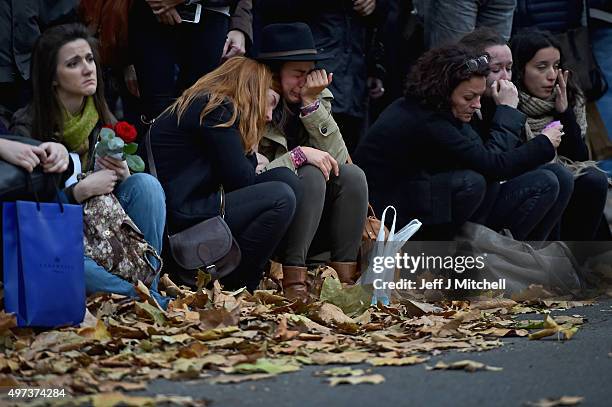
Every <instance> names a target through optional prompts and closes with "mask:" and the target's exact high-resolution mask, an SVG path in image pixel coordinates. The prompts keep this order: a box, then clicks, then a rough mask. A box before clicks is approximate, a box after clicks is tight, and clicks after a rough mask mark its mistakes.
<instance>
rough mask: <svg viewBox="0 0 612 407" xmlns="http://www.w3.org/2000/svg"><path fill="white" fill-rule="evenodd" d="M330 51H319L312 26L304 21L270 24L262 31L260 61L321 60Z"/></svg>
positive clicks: (328, 56) (326, 56) (258, 56)
mask: <svg viewBox="0 0 612 407" xmlns="http://www.w3.org/2000/svg"><path fill="white" fill-rule="evenodd" d="M332 56H333V55H331V54H330V53H325V54H321V53H318V52H317V49H316V47H315V42H314V38H313V37H312V31H310V27H308V25H307V24H304V23H288V24H269V25H267V26H265V27H264V28H263V30H262V33H261V49H260V51H259V54H258V55H257V57H256V59H258V60H260V61H320V60H323V59H329V58H331V57H332Z"/></svg>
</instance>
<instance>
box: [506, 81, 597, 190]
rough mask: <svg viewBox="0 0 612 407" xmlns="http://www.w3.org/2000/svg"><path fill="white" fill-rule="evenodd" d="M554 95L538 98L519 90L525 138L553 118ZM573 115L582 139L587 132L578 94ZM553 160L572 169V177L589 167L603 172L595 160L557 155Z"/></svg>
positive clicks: (581, 98)
mask: <svg viewBox="0 0 612 407" xmlns="http://www.w3.org/2000/svg"><path fill="white" fill-rule="evenodd" d="M555 96H556V94H555V93H553V94H552V95H551V96H550V97H549V98H548V99H540V98H537V97H535V96H531V95H529V94H527V93H525V92H523V91H519V105H518V109H519V110H520V111H521V112H523V113H525V114H526V115H527V123H525V134H526V137H527V140H531V139H532V138H534V137H535V136H537V135H538V134H540V133H541V132H542V130H544V128H545V127H546V126H547V125H548V124H549V123H550V122H552V121H554V120H555V118H554V114H555ZM574 115H575V116H576V122H577V123H578V126H580V133H581V136H582V139H583V140H584V138H585V137H586V133H587V120H586V108H585V106H584V98H583V97H582V96H578V99H577V101H576V105H575V106H574ZM553 161H554V162H558V163H560V164H562V165H563V166H565V167H567V168H568V169H569V170H570V171H572V173H573V174H574V178H578V177H579V176H581V175H582V174H584V171H585V170H586V169H587V168H591V167H593V168H596V169H598V170H599V171H602V172H605V171H603V170H602V169H601V168H599V167H598V166H597V162H595V161H572V160H570V159H569V158H567V157H563V156H559V155H556V156H555V158H554V160H553Z"/></svg>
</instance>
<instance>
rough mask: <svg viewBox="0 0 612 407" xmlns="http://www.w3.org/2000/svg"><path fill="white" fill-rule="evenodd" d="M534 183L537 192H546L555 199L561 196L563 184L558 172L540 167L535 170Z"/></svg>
mask: <svg viewBox="0 0 612 407" xmlns="http://www.w3.org/2000/svg"><path fill="white" fill-rule="evenodd" d="M532 185H533V186H534V187H535V188H536V189H537V193H539V194H546V195H548V196H549V197H550V199H552V200H553V201H554V200H556V199H557V197H558V196H559V192H560V191H561V184H560V181H559V178H558V177H557V174H556V173H555V172H553V171H550V170H545V169H540V170H537V171H534V174H533V182H532Z"/></svg>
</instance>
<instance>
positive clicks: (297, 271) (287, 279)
mask: <svg viewBox="0 0 612 407" xmlns="http://www.w3.org/2000/svg"><path fill="white" fill-rule="evenodd" d="M307 278H308V270H307V269H306V267H299V266H283V292H284V294H285V297H286V298H287V299H289V300H296V299H300V300H302V301H304V302H308V287H307V286H306V280H307Z"/></svg>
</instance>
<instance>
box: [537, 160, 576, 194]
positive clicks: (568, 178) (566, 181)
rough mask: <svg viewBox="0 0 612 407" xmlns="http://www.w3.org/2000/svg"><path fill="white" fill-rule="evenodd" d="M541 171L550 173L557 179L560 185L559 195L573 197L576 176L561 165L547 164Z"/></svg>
mask: <svg viewBox="0 0 612 407" xmlns="http://www.w3.org/2000/svg"><path fill="white" fill-rule="evenodd" d="M541 169H543V170H545V171H550V172H552V173H553V174H555V176H556V177H557V182H558V184H559V193H560V194H564V195H571V194H572V192H573V191H574V174H572V172H571V171H570V170H569V169H568V168H566V167H564V166H562V165H561V164H552V163H551V164H546V165H544V166H543V167H541Z"/></svg>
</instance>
